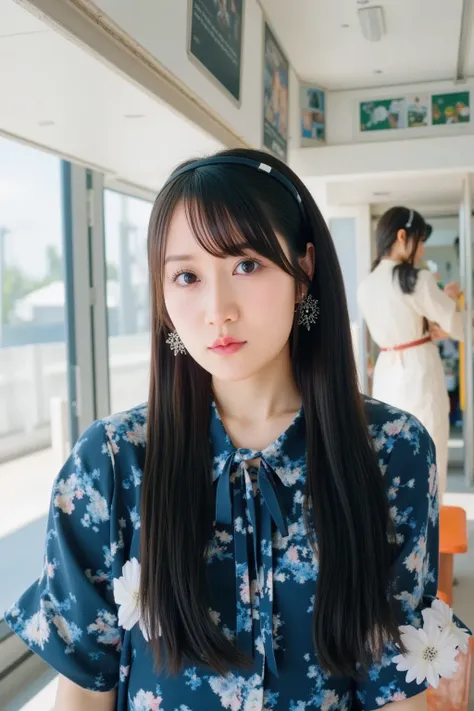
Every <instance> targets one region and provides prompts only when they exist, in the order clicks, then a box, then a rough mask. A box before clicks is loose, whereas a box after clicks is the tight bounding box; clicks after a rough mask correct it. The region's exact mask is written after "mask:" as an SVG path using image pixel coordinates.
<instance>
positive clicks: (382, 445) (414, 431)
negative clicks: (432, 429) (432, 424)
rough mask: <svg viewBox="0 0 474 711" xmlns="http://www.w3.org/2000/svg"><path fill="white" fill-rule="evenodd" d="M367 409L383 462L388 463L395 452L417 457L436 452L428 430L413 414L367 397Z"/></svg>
mask: <svg viewBox="0 0 474 711" xmlns="http://www.w3.org/2000/svg"><path fill="white" fill-rule="evenodd" d="M364 409H365V415H366V420H367V423H368V427H369V434H370V437H371V439H372V442H373V445H374V449H375V451H376V452H377V453H378V454H379V456H380V457H381V459H383V460H385V461H387V460H388V458H389V457H390V456H391V455H392V453H393V451H394V449H395V448H398V449H399V450H400V449H403V450H407V451H411V452H413V454H418V453H419V452H421V451H424V452H425V451H428V450H430V449H433V450H434V445H433V442H432V439H431V437H430V435H429V433H428V431H427V429H426V428H425V427H424V426H423V425H422V423H421V422H420V421H419V420H418V419H417V418H416V417H415V416H414V415H411V414H410V413H409V412H405V411H404V410H400V409H398V408H397V407H393V406H391V405H388V404H387V403H384V402H380V401H379V400H375V399H374V398H370V397H367V396H364Z"/></svg>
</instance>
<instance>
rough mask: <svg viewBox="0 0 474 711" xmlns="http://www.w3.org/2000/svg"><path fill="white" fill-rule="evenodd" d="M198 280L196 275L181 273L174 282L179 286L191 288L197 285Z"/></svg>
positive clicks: (174, 278)
mask: <svg viewBox="0 0 474 711" xmlns="http://www.w3.org/2000/svg"><path fill="white" fill-rule="evenodd" d="M196 278H197V277H196V275H195V274H192V273H191V272H180V273H179V274H175V275H174V277H173V281H174V282H176V283H177V284H178V285H179V286H191V285H192V284H194V283H195V281H196Z"/></svg>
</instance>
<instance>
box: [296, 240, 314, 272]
mask: <svg viewBox="0 0 474 711" xmlns="http://www.w3.org/2000/svg"><path fill="white" fill-rule="evenodd" d="M299 265H300V267H301V268H302V269H303V271H304V272H305V274H306V276H307V277H308V279H309V280H310V281H312V279H313V275H314V267H315V252H314V244H312V242H308V244H307V245H306V254H305V256H304V257H300V258H299Z"/></svg>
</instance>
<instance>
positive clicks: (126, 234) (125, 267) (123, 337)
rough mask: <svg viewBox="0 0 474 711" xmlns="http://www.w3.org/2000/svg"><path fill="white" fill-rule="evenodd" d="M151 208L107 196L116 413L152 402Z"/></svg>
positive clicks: (108, 192) (112, 381) (112, 390)
mask: <svg viewBox="0 0 474 711" xmlns="http://www.w3.org/2000/svg"><path fill="white" fill-rule="evenodd" d="M151 209H152V203H150V202H147V201H145V200H139V199H138V198H134V197H130V196H128V195H123V194H122V193H117V192H114V191H111V190H106V191H105V194H104V212H105V249H106V261H107V314H108V328H109V368H110V399H111V408H112V411H114V412H118V411H121V410H126V409H128V408H130V407H134V406H135V405H137V404H139V403H140V402H144V401H145V400H147V398H148V382H149V360H150V326H149V321H150V307H149V293H148V266H147V246H146V239H147V231H148V222H149V220H150V214H151Z"/></svg>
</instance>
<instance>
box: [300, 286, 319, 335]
mask: <svg viewBox="0 0 474 711" xmlns="http://www.w3.org/2000/svg"><path fill="white" fill-rule="evenodd" d="M319 313H320V309H319V301H318V300H317V299H313V297H312V296H311V294H307V295H306V296H305V297H304V299H303V300H302V301H301V303H300V315H299V319H298V326H305V327H306V328H307V329H308V331H310V330H311V326H313V325H314V324H315V323H316V321H317V320H318V317H319Z"/></svg>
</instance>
